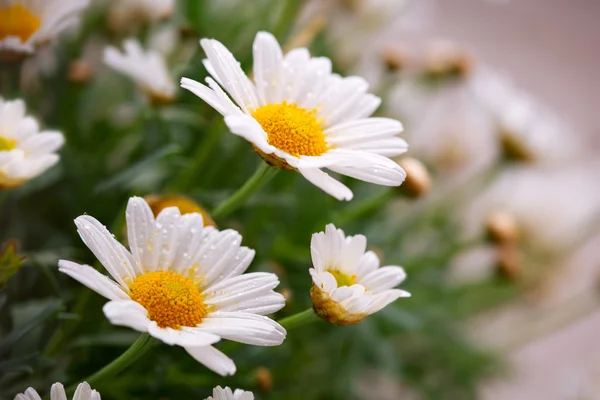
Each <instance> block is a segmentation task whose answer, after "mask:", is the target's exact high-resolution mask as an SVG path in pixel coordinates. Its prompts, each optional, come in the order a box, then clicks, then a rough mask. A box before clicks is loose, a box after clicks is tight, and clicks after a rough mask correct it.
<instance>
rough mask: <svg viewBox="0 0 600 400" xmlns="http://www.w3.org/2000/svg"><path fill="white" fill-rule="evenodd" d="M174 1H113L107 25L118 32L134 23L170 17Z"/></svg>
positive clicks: (173, 8) (150, 21)
mask: <svg viewBox="0 0 600 400" xmlns="http://www.w3.org/2000/svg"><path fill="white" fill-rule="evenodd" d="M174 10H175V0H113V2H112V4H111V8H110V10H109V16H108V18H109V24H110V25H111V26H112V27H113V28H116V29H118V30H121V29H123V28H127V27H129V26H131V25H132V24H135V23H136V22H143V23H152V22H156V21H160V20H162V19H166V18H169V17H171V15H172V14H173V11H174Z"/></svg>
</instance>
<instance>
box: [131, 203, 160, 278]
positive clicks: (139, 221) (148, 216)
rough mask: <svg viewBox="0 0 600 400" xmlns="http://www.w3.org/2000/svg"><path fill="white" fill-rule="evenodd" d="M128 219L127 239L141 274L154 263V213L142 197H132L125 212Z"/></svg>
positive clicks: (138, 271) (137, 269) (137, 270)
mask: <svg viewBox="0 0 600 400" xmlns="http://www.w3.org/2000/svg"><path fill="white" fill-rule="evenodd" d="M125 217H126V220H127V240H128V242H129V248H130V249H131V254H132V255H133V259H134V260H135V265H136V272H137V273H138V274H141V273H143V272H144V267H145V266H148V265H151V264H152V258H153V255H152V249H153V248H154V214H152V210H151V209H150V206H149V205H148V203H146V201H145V200H144V199H142V198H141V197H132V198H130V199H129V202H128V203H127V211H126V212H125Z"/></svg>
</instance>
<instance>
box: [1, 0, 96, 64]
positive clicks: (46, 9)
mask: <svg viewBox="0 0 600 400" xmlns="http://www.w3.org/2000/svg"><path fill="white" fill-rule="evenodd" d="M88 4H89V0H0V53H2V52H10V53H21V54H31V53H33V51H34V50H35V49H36V47H37V46H39V45H41V44H44V43H46V42H49V41H52V40H53V39H54V38H56V37H57V36H58V35H59V34H60V33H61V32H63V31H64V30H65V29H67V28H69V27H72V26H73V25H75V24H77V23H78V22H79V14H80V13H81V11H82V10H83V9H84V8H85V7H87V5H88Z"/></svg>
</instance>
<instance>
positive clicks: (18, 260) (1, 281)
mask: <svg viewBox="0 0 600 400" xmlns="http://www.w3.org/2000/svg"><path fill="white" fill-rule="evenodd" d="M24 261H25V257H22V256H20V255H19V254H18V251H17V243H16V242H14V241H10V242H8V243H7V244H5V245H4V247H3V248H2V250H1V251H0V287H2V286H4V285H6V282H8V280H9V279H10V277H11V276H13V275H14V274H15V273H16V272H17V271H18V270H19V269H20V268H21V267H22V266H23V262H24Z"/></svg>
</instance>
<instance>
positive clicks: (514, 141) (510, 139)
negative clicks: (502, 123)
mask: <svg viewBox="0 0 600 400" xmlns="http://www.w3.org/2000/svg"><path fill="white" fill-rule="evenodd" d="M499 136H500V146H501V148H502V155H503V156H504V159H505V160H509V161H519V162H525V163H530V162H533V161H535V155H534V154H533V152H532V151H531V149H529V148H528V147H527V145H526V144H525V143H524V141H523V140H522V139H520V138H519V136H518V135H516V134H515V133H514V132H512V131H510V130H509V129H505V128H501V129H500V131H499Z"/></svg>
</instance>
